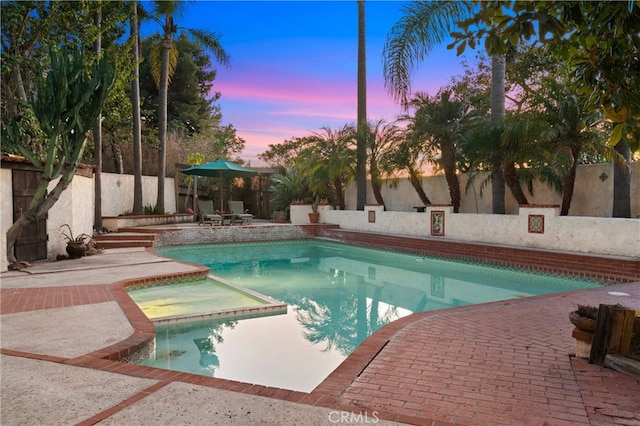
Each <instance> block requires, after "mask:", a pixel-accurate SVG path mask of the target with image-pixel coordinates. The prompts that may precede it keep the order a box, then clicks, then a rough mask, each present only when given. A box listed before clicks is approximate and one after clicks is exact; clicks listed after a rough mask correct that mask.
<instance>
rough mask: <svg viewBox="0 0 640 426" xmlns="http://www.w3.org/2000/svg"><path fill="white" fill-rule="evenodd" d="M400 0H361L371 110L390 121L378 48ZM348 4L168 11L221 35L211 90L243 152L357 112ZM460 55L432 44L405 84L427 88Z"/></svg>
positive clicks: (439, 81)
mask: <svg viewBox="0 0 640 426" xmlns="http://www.w3.org/2000/svg"><path fill="white" fill-rule="evenodd" d="M403 4H404V2H398V1H368V2H366V31H367V35H366V36H367V46H366V48H367V115H368V117H369V119H370V120H378V119H385V120H386V121H393V120H395V119H396V117H397V115H399V114H400V113H401V112H402V111H401V109H400V107H399V106H398V105H397V104H396V103H395V102H394V101H393V99H392V98H391V97H390V96H389V95H388V93H387V91H386V89H385V87H384V79H383V74H382V50H383V46H384V42H385V40H386V37H387V34H388V33H389V31H390V29H391V27H392V26H393V25H394V24H395V23H396V22H397V21H398V20H399V19H400V17H401V16H402V6H403ZM357 13H358V6H357V2H356V0H349V1H347V0H343V1H197V2H193V3H190V4H189V5H188V8H187V11H186V13H185V14H184V15H183V16H181V17H176V18H175V19H176V22H177V24H178V25H179V26H181V27H188V28H197V29H206V30H209V31H215V32H217V33H218V34H220V35H221V36H222V37H221V39H220V42H221V44H222V46H223V47H224V49H225V50H226V52H227V53H228V54H229V55H230V56H231V66H230V67H229V68H225V67H223V66H219V65H218V64H216V63H215V62H214V66H215V67H216V68H217V76H216V79H215V81H214V85H213V90H214V91H216V92H220V93H221V95H222V97H221V98H220V100H219V101H218V104H219V105H220V107H221V111H222V115H223V124H224V125H227V124H232V125H233V126H234V127H235V128H236V130H237V134H238V136H240V137H242V138H243V139H244V140H245V141H246V147H245V150H244V152H243V153H242V155H241V157H242V158H243V159H244V160H247V161H250V162H251V164H252V165H254V166H260V165H263V164H262V163H261V162H260V160H258V158H257V156H258V154H260V153H262V152H264V151H266V150H267V149H268V146H269V145H270V144H277V143H281V142H283V141H284V140H285V139H290V138H292V137H303V136H308V135H310V134H311V133H313V132H317V131H320V130H321V128H322V127H325V126H328V127H331V128H332V129H337V128H340V127H342V126H343V125H345V124H347V123H354V122H355V121H356V90H357V85H356V74H357V47H358V44H357V36H358V14H357ZM470 55H473V52H471V53H470ZM212 59H213V57H212ZM462 59H463V58H458V57H456V55H455V52H454V51H449V50H447V49H446V47H444V46H442V47H441V48H439V49H437V50H435V51H434V52H432V53H431V54H430V55H429V56H428V57H427V59H426V60H425V61H424V62H423V63H422V64H421V65H420V67H419V69H418V71H417V72H416V74H415V76H414V80H413V91H414V92H415V91H424V92H428V93H430V94H435V93H436V92H437V91H438V89H439V88H440V87H442V86H444V85H446V84H447V83H448V82H449V80H450V79H451V77H453V76H455V75H460V74H462V71H463V68H462V66H461V61H462Z"/></svg>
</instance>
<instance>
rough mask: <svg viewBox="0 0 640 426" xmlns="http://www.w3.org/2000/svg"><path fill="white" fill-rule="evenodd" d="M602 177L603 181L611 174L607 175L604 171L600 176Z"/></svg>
mask: <svg viewBox="0 0 640 426" xmlns="http://www.w3.org/2000/svg"><path fill="white" fill-rule="evenodd" d="M598 177H599V178H600V180H601V181H603V182H604V181H605V180H607V179H608V178H609V175H607V174H606V173H605V172H602V174H601V175H600V176H598Z"/></svg>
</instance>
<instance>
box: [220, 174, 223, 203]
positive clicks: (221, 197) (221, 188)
mask: <svg viewBox="0 0 640 426" xmlns="http://www.w3.org/2000/svg"><path fill="white" fill-rule="evenodd" d="M220 213H224V179H223V178H222V172H220Z"/></svg>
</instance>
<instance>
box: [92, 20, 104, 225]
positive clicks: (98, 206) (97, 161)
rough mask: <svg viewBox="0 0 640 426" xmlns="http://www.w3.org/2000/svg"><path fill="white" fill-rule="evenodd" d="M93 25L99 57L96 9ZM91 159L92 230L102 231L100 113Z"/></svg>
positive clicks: (99, 35)
mask: <svg viewBox="0 0 640 426" xmlns="http://www.w3.org/2000/svg"><path fill="white" fill-rule="evenodd" d="M93 23H94V25H95V26H96V28H97V29H98V37H97V38H96V41H95V42H94V43H93V51H94V53H95V54H96V55H97V56H99V55H100V52H101V50H102V34H101V31H100V27H101V25H102V11H101V9H98V10H97V11H96V12H95V15H94V17H93ZM93 144H94V145H93V146H94V148H93V159H94V162H93V163H94V165H95V175H94V178H93V186H94V193H93V198H94V201H93V207H94V211H93V229H95V230H96V231H98V232H100V231H102V113H100V114H98V118H96V121H95V124H94V126H93Z"/></svg>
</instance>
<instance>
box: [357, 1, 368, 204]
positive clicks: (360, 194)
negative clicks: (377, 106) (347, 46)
mask: <svg viewBox="0 0 640 426" xmlns="http://www.w3.org/2000/svg"><path fill="white" fill-rule="evenodd" d="M364 12H365V9H364V0H358V117H357V118H358V123H357V129H358V131H357V147H356V187H357V202H356V209H357V210H364V205H365V204H366V202H367V165H366V162H367V136H368V134H369V131H368V126H367V54H366V32H365V14H364Z"/></svg>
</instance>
